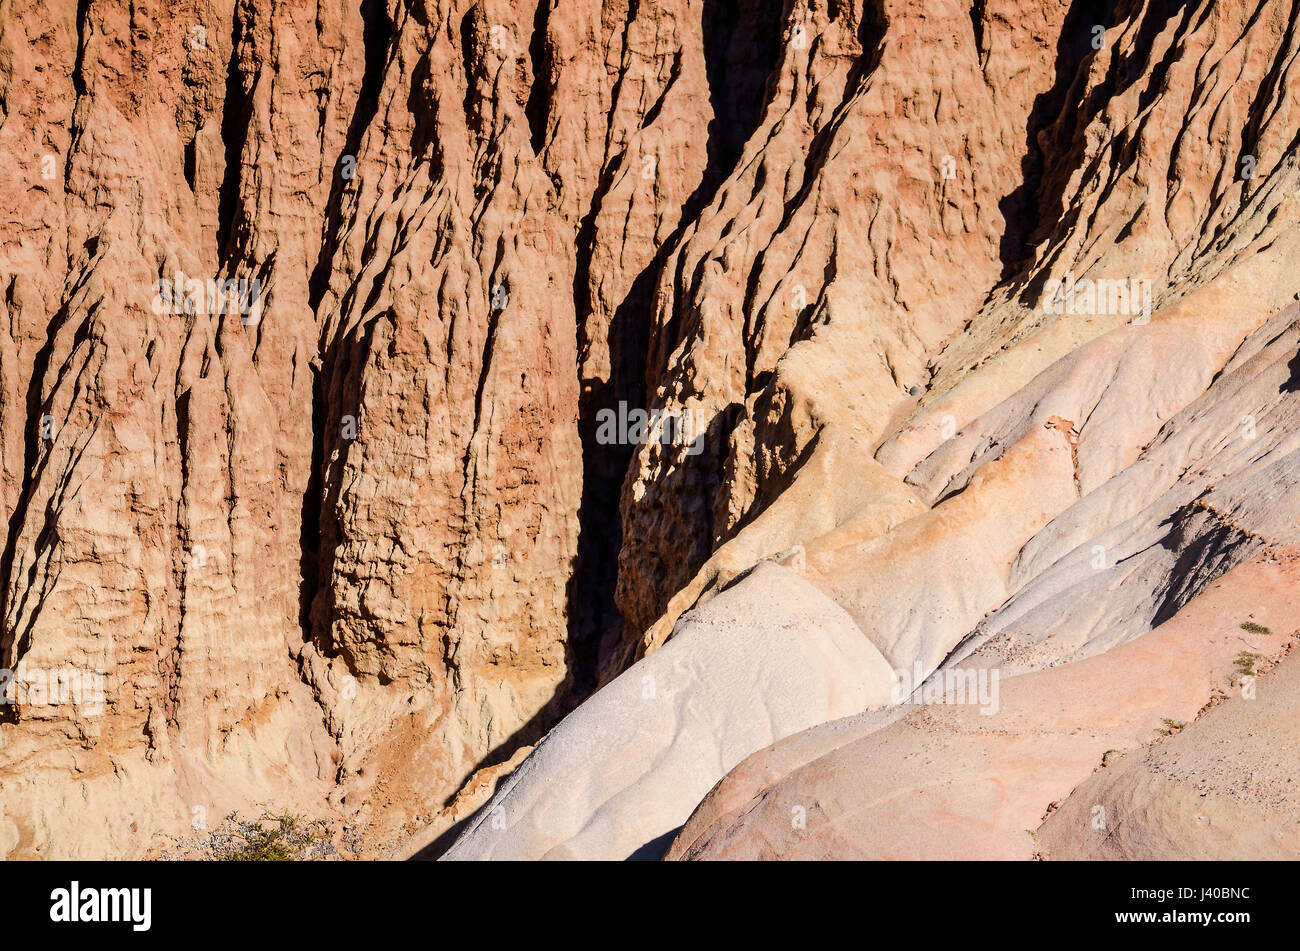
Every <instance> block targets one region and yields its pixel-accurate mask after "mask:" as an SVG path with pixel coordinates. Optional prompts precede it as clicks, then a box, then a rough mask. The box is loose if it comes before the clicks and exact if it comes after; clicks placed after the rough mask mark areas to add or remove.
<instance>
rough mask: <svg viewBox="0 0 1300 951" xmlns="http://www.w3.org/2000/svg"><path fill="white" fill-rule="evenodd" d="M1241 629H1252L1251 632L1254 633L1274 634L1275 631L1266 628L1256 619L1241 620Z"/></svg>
mask: <svg viewBox="0 0 1300 951" xmlns="http://www.w3.org/2000/svg"><path fill="white" fill-rule="evenodd" d="M1241 629H1242V630H1243V631H1250V633H1252V634H1272V633H1273V632H1272V631H1270V630H1269V629H1268V628H1266V627H1265V626H1264V625H1263V624H1256V623H1255V622H1254V621H1242V622H1241Z"/></svg>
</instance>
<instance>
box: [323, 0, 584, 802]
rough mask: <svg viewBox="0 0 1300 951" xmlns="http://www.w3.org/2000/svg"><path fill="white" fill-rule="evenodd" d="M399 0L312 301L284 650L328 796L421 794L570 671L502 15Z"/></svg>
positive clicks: (556, 355) (544, 391)
mask: <svg viewBox="0 0 1300 951" xmlns="http://www.w3.org/2000/svg"><path fill="white" fill-rule="evenodd" d="M418 12H419V11H412V12H411V13H410V14H405V13H404V14H403V15H402V16H401V17H400V18H399V20H398V21H397V22H396V23H394V25H393V33H392V45H391V50H390V54H389V56H388V58H387V63H386V66H385V72H384V81H383V85H382V88H381V89H380V91H379V98H378V108H377V111H376V114H375V118H374V120H372V124H371V127H370V129H369V131H368V132H367V133H366V134H365V135H364V136H363V137H362V139H361V141H360V143H359V147H358V152H357V156H356V178H355V179H354V180H353V181H352V183H351V184H350V185H349V186H348V187H347V188H346V189H345V190H344V192H343V194H342V195H341V197H340V212H339V217H340V221H341V224H340V229H339V233H338V242H337V247H336V248H334V249H333V252H332V253H333V261H332V265H331V271H330V281H329V284H328V287H327V289H326V290H325V292H324V296H323V298H322V301H321V305H320V315H321V319H322V337H321V340H322V350H321V355H320V361H321V377H322V386H321V390H322V400H321V402H322V405H323V407H324V416H323V418H322V420H321V421H320V422H321V438H322V439H323V449H322V451H323V469H322V485H323V490H324V498H323V503H322V510H321V545H322V549H321V560H320V576H319V585H320V587H319V590H318V592H317V594H316V596H315V602H314V605H313V608H312V649H311V650H310V651H309V652H308V655H307V656H306V658H305V665H306V669H307V670H308V671H309V673H310V677H311V681H312V683H313V684H314V685H315V686H316V687H317V689H318V690H319V691H320V694H321V699H322V702H323V703H324V706H325V709H326V711H327V715H328V717H329V719H330V722H331V726H332V728H333V729H334V730H336V731H337V733H338V735H339V736H340V740H341V742H342V744H343V757H344V759H343V764H342V770H343V773H344V777H345V786H344V788H345V789H346V790H347V794H348V795H349V796H350V795H353V794H354V792H358V794H359V795H364V794H365V791H366V790H367V788H368V787H369V786H370V785H371V784H373V783H375V782H376V781H378V782H380V783H382V784H384V786H385V791H384V795H386V796H391V797H393V798H395V799H399V800H401V801H403V802H408V803H415V802H419V803H423V804H428V803H431V802H437V796H438V795H439V794H441V795H442V796H445V795H446V794H447V793H448V792H449V791H453V792H454V790H455V788H456V786H458V785H459V783H460V782H461V781H462V780H463V779H464V778H465V776H467V775H468V773H469V772H470V771H471V770H472V768H473V767H474V766H475V765H476V764H477V763H478V762H479V761H480V760H481V759H482V758H483V757H485V756H486V755H487V754H488V753H490V752H491V751H493V750H495V749H498V748H500V747H501V745H502V744H503V743H505V742H506V741H508V740H510V739H511V737H512V736H514V735H515V734H516V733H517V732H518V731H519V730H521V729H522V728H524V727H526V726H527V725H528V723H529V721H530V720H531V719H532V718H533V717H535V716H538V715H540V714H542V713H543V710H544V708H545V707H546V705H547V704H548V702H549V701H550V700H551V699H552V698H554V697H556V696H557V694H558V693H560V692H561V688H562V686H563V685H564V683H565V681H566V678H567V677H568V675H569V669H570V668H569V663H568V660H567V659H566V641H567V628H566V613H567V604H566V600H565V589H566V584H567V582H568V578H569V573H570V572H571V571H572V562H573V557H574V551H575V544H576V535H577V521H576V515H577V507H578V498H579V493H580V488H581V459H580V450H579V444H578V439H577V427H576V421H577V412H576V408H577V379H576V376H575V374H574V370H573V368H574V366H575V363H576V351H575V341H576V332H575V326H574V316H573V314H574V312H573V300H572V286H573V269H574V261H573V247H572V242H571V241H570V240H568V239H567V238H566V237H565V235H564V232H563V230H561V229H558V228H555V227H553V226H552V225H553V216H554V215H555V214H556V213H557V205H556V195H555V192H554V190H553V188H552V185H551V182H550V180H549V179H548V178H547V176H546V174H545V171H544V169H543V168H542V167H541V166H540V164H539V163H538V161H537V159H536V158H535V157H534V155H533V153H532V148H531V145H530V130H529V125H528V121H527V116H526V113H525V106H526V103H527V101H528V92H529V88H530V86H531V82H532V77H531V75H530V73H529V67H528V61H527V59H526V58H525V57H524V56H523V54H522V51H521V48H520V47H519V46H518V41H517V40H515V39H513V38H510V37H507V38H506V39H504V40H502V39H501V35H502V34H501V31H502V29H503V27H502V24H504V23H512V22H513V21H514V19H515V17H516V16H517V15H518V12H519V11H516V10H513V9H512V8H510V7H509V6H508V5H505V4H502V5H500V6H499V7H496V8H494V7H491V6H485V5H477V6H473V7H470V8H467V9H466V10H465V11H462V12H463V15H462V16H460V17H459V18H458V17H456V16H453V15H452V14H453V13H454V12H455V11H451V10H448V11H442V15H440V16H439V17H438V18H436V19H435V18H432V17H430V18H428V19H425V18H424V17H423V16H420V15H417V14H418ZM429 13H430V14H431V13H432V11H429ZM527 19H528V20H531V18H530V17H529V18H527ZM494 36H495V39H494ZM408 143H409V145H408ZM376 710H381V711H384V713H383V714H381V715H379V716H376V713H375V711H376ZM410 784H415V785H414V787H413V788H408V787H409V786H410ZM437 804H438V805H441V802H438V803H437Z"/></svg>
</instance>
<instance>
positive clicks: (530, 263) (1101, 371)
mask: <svg viewBox="0 0 1300 951" xmlns="http://www.w3.org/2000/svg"><path fill="white" fill-rule="evenodd" d="M1298 54H1300V30H1298V29H1297V11H1296V9H1295V8H1294V5H1293V4H1289V3H1285V2H1283V0H1263V2H1261V3H1258V4H1248V5H1245V4H1238V3H1233V2H1229V0H1198V2H1194V3H1175V2H1172V0H1114V2H1108V3H1104V4H1082V3H1070V2H1062V0H1035V2H1033V3H1029V4H1025V3H1012V2H1010V0H983V2H979V3H975V4H973V5H970V4H961V3H957V2H955V0H929V2H926V3H921V2H920V0H786V2H785V3H783V4H776V3H768V2H761V0H666V2H663V3H656V4H645V3H637V2H632V0H600V2H597V0H573V2H570V0H565V2H563V3H560V2H557V0H415V2H406V0H365V2H364V3H362V4H360V5H359V6H358V5H356V4H342V3H332V2H329V0H326V2H324V3H322V4H316V5H312V6H305V5H303V4H300V3H296V2H294V0H284V2H275V3H272V4H269V5H268V4H258V3H255V2H252V0H216V2H205V3H201V4H197V5H196V4H181V5H179V6H177V5H168V4H164V3H161V2H158V0H143V2H139V3H134V4H132V5H130V6H129V7H122V6H121V5H115V4H112V3H109V2H107V0H81V2H75V3H74V2H72V0H53V2H50V3H39V4H38V3H33V2H31V0H14V2H12V3H10V4H8V5H7V6H6V7H5V8H4V12H3V21H2V22H0V147H2V148H3V150H4V154H5V155H7V156H9V157H10V169H11V174H10V175H9V176H8V177H7V178H6V180H5V182H4V183H3V184H0V210H2V211H3V215H4V218H5V221H6V223H7V224H6V231H5V239H4V242H3V246H2V247H0V286H2V287H3V293H0V460H2V462H3V466H2V472H0V508H2V509H3V513H2V514H3V521H2V522H0V530H3V533H4V540H3V548H2V549H0V699H2V700H3V701H4V702H3V703H2V704H0V857H9V858H26V857H51V858H66V857H89V858H106V857H137V856H155V855H166V854H191V853H192V852H193V849H194V848H195V847H196V846H195V843H196V842H200V841H201V840H202V839H203V837H204V836H205V835H207V834H208V833H209V832H210V831H211V830H212V829H214V828H215V827H216V825H217V823H218V822H219V821H220V820H221V819H222V818H223V817H225V816H228V815H230V814H232V813H233V814H240V815H254V816H255V815H257V814H259V813H261V812H263V811H265V810H268V809H272V810H277V811H282V810H289V811H292V812H295V813H302V814H304V815H307V816H310V817H312V818H313V819H320V820H325V821H327V823H328V825H329V827H330V828H334V829H336V830H337V829H346V838H347V841H348V842H350V843H357V844H358V845H357V847H356V848H352V847H351V846H350V847H349V852H350V853H354V854H357V855H359V856H361V857H375V856H388V855H393V854H397V855H413V854H416V853H418V854H420V855H422V856H424V857H428V856H430V855H432V854H434V853H436V852H440V851H441V850H442V849H443V848H444V847H445V846H448V845H449V844H450V842H451V840H452V839H456V842H455V844H454V845H452V846H450V851H449V852H448V855H449V857H455V858H488V857H510V858H540V857H599V858H619V859H622V858H628V857H655V856H658V855H660V854H664V853H667V854H669V855H670V856H671V857H692V858H709V857H732V856H760V857H809V856H817V857H840V856H849V855H852V856H864V857H885V856H889V857H901V856H908V857H928V856H938V855H943V856H952V857H961V856H973V855H979V856H999V857H1023V858H1029V857H1033V856H1034V855H1038V856H1039V857H1047V858H1053V857H1072V858H1073V857H1166V856H1171V857H1227V856H1234V857H1235V856H1246V855H1260V856H1264V855H1270V856H1271V855H1275V854H1280V853H1281V852H1285V850H1287V849H1292V850H1294V841H1295V839H1294V836H1295V828H1294V818H1295V809H1296V808H1297V799H1296V796H1295V791H1294V790H1291V789H1287V788H1286V785H1285V783H1284V782H1283V779H1282V777H1283V773H1284V772H1285V763H1286V762H1287V760H1286V756H1284V755H1282V754H1281V753H1279V754H1277V755H1273V754H1272V753H1270V752H1269V751H1268V750H1263V749H1261V748H1260V747H1259V746H1258V745H1251V743H1249V742H1247V741H1246V740H1245V739H1243V738H1242V737H1243V736H1246V737H1249V736H1250V735H1251V734H1252V733H1257V732H1261V731H1266V730H1270V729H1271V730H1274V731H1276V732H1277V736H1276V739H1275V741H1274V743H1275V745H1274V746H1272V747H1270V749H1271V750H1282V751H1289V750H1293V747H1294V739H1295V736H1294V729H1293V727H1294V716H1293V715H1292V714H1291V712H1290V711H1292V705H1293V701H1294V696H1293V695H1294V693H1295V691H1294V690H1293V689H1292V687H1293V684H1292V681H1293V680H1294V677H1293V676H1292V675H1293V674H1294V671H1292V670H1291V667H1292V666H1294V664H1295V661H1294V660H1293V659H1291V658H1287V657H1286V656H1285V654H1286V651H1287V649H1288V645H1289V644H1290V643H1291V642H1292V641H1293V640H1294V632H1295V631H1296V630H1297V629H1300V621H1298V620H1296V619H1295V618H1294V617H1293V616H1292V613H1293V612H1291V611H1290V607H1289V605H1288V603H1287V601H1286V598H1285V597H1284V593H1285V591H1286V590H1287V587H1288V585H1290V584H1292V582H1293V580H1294V579H1293V577H1292V576H1293V574H1294V571H1295V559H1296V557H1297V551H1298V549H1300V539H1298V538H1297V537H1296V528H1295V526H1296V525H1297V524H1300V519H1298V518H1297V516H1300V491H1297V489H1298V488H1300V487H1297V485H1296V483H1297V481H1300V452H1298V451H1300V442H1297V440H1298V439H1300V436H1297V435H1296V432H1297V429H1298V428H1300V427H1297V424H1296V421H1297V419H1300V415H1298V414H1300V403H1297V393H1298V392H1300V382H1297V379H1298V378H1300V370H1297V367H1298V366H1300V307H1296V306H1293V302H1294V301H1296V300H1298V299H1300V272H1298V271H1297V270H1296V268H1295V263H1296V261H1297V253H1298V252H1300V229H1297V227H1296V221H1297V214H1298V212H1300V157H1298V152H1300V96H1298V95H1297V92H1300V65H1298V64H1300V55H1298ZM1242 624H1252V625H1255V627H1257V628H1259V630H1255V629H1254V628H1250V629H1247V628H1243V627H1242V626H1241V625H1242ZM1238 642H1240V643H1238ZM1242 652H1245V654H1246V655H1247V656H1248V659H1247V661H1246V662H1245V666H1242V665H1236V666H1234V664H1235V662H1236V660H1239V659H1240V658H1241V654H1242ZM1251 658H1253V659H1251ZM1247 668H1249V670H1250V673H1249V674H1248V675H1247V676H1248V679H1249V685H1250V693H1251V696H1250V697H1247V696H1246V693H1247V691H1246V690H1245V688H1244V687H1243V684H1242V671H1244V670H1246V669H1247ZM1256 668H1258V670H1256ZM967 675H970V676H971V677H973V678H975V680H974V681H973V682H977V683H979V684H981V685H983V686H984V687H989V685H990V684H991V685H992V687H990V688H989V689H990V690H991V691H992V692H988V691H986V692H984V693H982V694H980V695H979V696H980V697H981V698H982V699H981V700H980V702H979V703H977V704H972V703H970V702H967V703H957V702H954V698H953V696H952V691H951V690H950V688H951V687H952V686H953V684H954V683H958V682H961V678H962V677H965V676H967ZM954 677H955V678H957V679H956V680H954ZM980 678H983V679H980ZM989 678H993V679H992V680H990V679H989ZM647 684H648V685H649V686H647ZM1116 684H1128V685H1129V687H1130V688H1131V689H1120V688H1117V687H1116V686H1115V685H1116ZM647 691H648V693H647ZM995 694H996V696H995ZM927 697H929V699H932V700H934V699H939V698H945V697H946V698H947V699H948V701H949V702H947V703H943V704H925V705H923V706H920V707H918V706H916V705H915V704H914V703H911V702H900V701H904V700H913V701H914V700H916V699H918V698H919V699H925V698H927ZM967 700H968V701H969V698H967ZM990 705H995V706H997V707H998V711H997V712H989V707H990ZM1207 705H1208V706H1207ZM1288 718H1289V719H1288ZM1166 723H1168V724H1173V723H1176V724H1179V725H1178V726H1177V727H1174V726H1168V725H1165V726H1162V724H1166ZM1269 724H1273V726H1268V725H1269ZM1279 724H1280V725H1279ZM1288 725H1289V726H1290V727H1291V729H1290V732H1288V731H1287V727H1288ZM1161 731H1164V733H1162V732H1161ZM1165 733H1167V734H1168V735H1165ZM1227 749H1232V750H1235V753H1234V755H1233V756H1231V757H1228V756H1226V755H1224V753H1223V751H1224V750H1227ZM1279 756H1280V757H1281V758H1279ZM1103 758H1105V760H1106V762H1105V765H1104V766H1099V765H1098V764H1099V763H1100V762H1101V760H1102V759H1103ZM1189 764H1190V765H1189ZM1247 773H1253V775H1254V776H1256V777H1263V779H1260V781H1259V782H1260V783H1262V784H1263V785H1262V786H1261V785H1259V783H1256V784H1254V785H1252V784H1251V783H1247V782H1246V781H1245V780H1244V779H1243V778H1242V777H1243V776H1245V775H1247ZM1010 786H1014V787H1015V792H1014V794H1006V795H1004V791H1005V790H1006V789H1007V788H1009V787H1010ZM1247 787H1249V788H1247ZM710 790H712V791H710ZM1197 800H1199V802H1198V801H1197ZM1097 805H1102V806H1104V808H1105V810H1106V812H1107V815H1108V817H1109V818H1108V819H1107V822H1108V823H1109V824H1107V825H1105V826H1104V828H1101V829H1097V828H1095V827H1093V826H1092V825H1089V824H1088V823H1090V822H1091V821H1092V819H1093V813H1092V810H1093V807H1094V806H1097ZM1238 806H1240V808H1238ZM792 809H793V810H796V811H795V812H794V813H792ZM476 810H477V811H476ZM800 810H801V811H800ZM972 815H976V816H978V817H979V821H977V822H974V823H971V822H970V821H967V822H966V824H965V825H964V826H963V825H962V817H965V818H966V820H969V819H970V817H971V816H972ZM1085 820H1086V821H1085ZM679 829H680V832H678V830H679ZM1026 830H1029V831H1028V832H1027V831H1026ZM1095 832H1102V833H1104V834H1102V835H1097V834H1094V833H1095ZM340 835H342V833H340ZM457 836H459V838H457ZM674 836H675V837H676V838H675V842H674V841H673V839H674ZM340 841H342V839H340Z"/></svg>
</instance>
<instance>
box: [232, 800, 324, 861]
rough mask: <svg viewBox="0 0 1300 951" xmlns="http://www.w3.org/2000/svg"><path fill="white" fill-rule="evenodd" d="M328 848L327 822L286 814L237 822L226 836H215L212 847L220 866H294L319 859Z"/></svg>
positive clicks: (266, 815) (265, 814)
mask: <svg viewBox="0 0 1300 951" xmlns="http://www.w3.org/2000/svg"><path fill="white" fill-rule="evenodd" d="M328 844H329V830H328V829H327V828H326V825H325V823H324V822H322V821H320V820H316V821H314V822H308V821H305V820H304V819H303V818H302V817H301V816H296V815H293V814H292V813H289V812H285V813H282V814H280V815H272V814H269V813H263V814H262V816H261V818H259V819H254V820H251V821H236V822H234V823H233V825H232V827H231V828H230V829H229V830H228V831H226V832H225V833H223V834H221V835H216V836H213V841H212V844H211V845H212V857H213V858H214V859H216V860H217V861H219V862H295V861H300V860H303V859H311V858H317V857H319V853H320V852H321V851H322V847H323V846H324V847H328Z"/></svg>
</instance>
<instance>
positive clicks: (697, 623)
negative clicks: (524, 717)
mask: <svg viewBox="0 0 1300 951" xmlns="http://www.w3.org/2000/svg"><path fill="white" fill-rule="evenodd" d="M891 689H892V670H891V668H890V666H889V664H888V663H886V662H885V660H884V658H883V657H882V656H881V654H880V652H879V651H878V650H876V648H875V647H873V646H872V644H871V642H870V641H868V640H867V639H866V638H865V637H863V635H862V632H861V631H860V630H859V629H858V627H857V626H856V625H855V624H854V623H853V621H852V620H851V619H850V618H849V616H848V615H847V614H846V613H845V612H844V610H843V609H842V608H840V607H839V606H838V605H836V604H835V603H834V602H833V601H831V600H830V599H829V598H827V597H826V595H824V594H822V593H821V592H820V591H819V590H817V589H816V588H814V587H813V586H812V585H810V584H808V583H807V582H806V581H803V580H802V579H801V578H799V577H798V575H796V574H794V573H793V572H792V571H789V570H787V569H785V568H782V567H780V566H778V565H775V564H771V563H763V564H760V565H758V566H757V567H756V568H755V569H754V570H753V571H752V572H751V573H749V574H748V575H746V576H745V577H744V578H743V579H741V580H740V581H739V582H737V583H736V584H735V585H733V586H732V587H731V588H729V589H728V590H726V591H725V592H723V593H722V594H719V595H718V596H717V597H716V598H714V599H712V600H711V601H709V602H708V603H707V604H705V605H703V606H702V607H700V608H698V609H697V610H695V611H692V612H690V613H688V614H686V615H685V616H683V618H682V619H681V621H680V622H679V623H678V626H677V629H676V631H675V632H674V635H673V637H672V638H671V639H670V640H669V641H668V643H667V644H666V645H665V646H664V647H663V648H661V649H660V650H658V651H656V652H655V653H654V654H651V655H650V656H649V657H647V658H645V659H643V660H641V661H639V662H638V663H636V664H634V665H633V666H632V667H631V668H629V669H628V670H627V671H625V672H624V673H623V674H621V675H620V676H619V677H617V678H616V679H615V680H613V681H612V682H611V683H610V684H608V685H607V686H606V687H604V688H603V689H602V690H600V691H599V692H597V693H596V694H595V695H594V696H593V697H592V698H591V699H590V700H588V701H587V702H586V703H584V704H583V705H582V706H581V707H579V708H578V709H577V710H575V711H574V712H573V713H572V714H570V715H569V716H568V717H567V718H566V719H565V720H564V721H563V722H561V723H560V725H559V726H557V727H556V728H555V729H554V730H552V731H551V733H550V734H549V735H548V736H547V737H546V739H545V740H543V741H542V743H541V744H540V745H539V746H538V747H537V749H535V750H534V751H533V752H532V754H531V755H529V757H528V758H527V759H526V760H524V762H523V763H522V764H521V765H520V766H519V768H518V769H517V770H516V771H515V772H514V773H513V774H512V775H511V776H510V777H509V778H508V779H507V780H506V781H505V782H503V783H502V784H501V786H500V787H499V788H498V789H497V792H496V794H495V795H494V796H493V797H492V799H491V800H489V802H488V803H487V805H486V806H484V807H483V808H482V809H481V810H480V811H479V812H478V814H477V815H476V816H475V817H474V819H473V820H472V821H471V822H470V824H469V825H468V827H467V828H466V829H465V831H464V832H463V833H462V834H461V836H460V838H459V839H457V841H456V843H455V844H454V845H453V846H452V848H451V849H450V850H449V851H448V852H447V853H446V855H445V856H444V858H446V859H535V858H550V859H625V858H657V857H659V855H661V854H662V852H663V851H664V850H665V849H666V848H667V846H668V843H669V842H670V841H671V839H672V837H673V835H674V834H675V833H676V831H677V829H678V828H679V827H680V826H681V824H682V823H683V822H685V820H686V818H687V817H688V816H689V815H690V813H691V810H693V809H694V808H695V805H696V804H697V803H698V802H699V801H700V800H701V799H702V798H703V797H704V795H705V794H706V793H707V792H708V791H709V789H710V788H711V787H712V786H713V785H714V784H715V783H716V782H717V781H718V780H719V779H721V778H722V777H723V776H724V775H726V773H727V772H728V771H729V770H730V769H731V768H732V767H734V766H735V765H736V764H738V763H739V762H740V761H741V760H743V759H744V758H745V757H746V756H748V755H749V754H751V753H753V752H755V751H756V750H760V749H762V748H764V747H766V746H768V745H770V744H771V743H774V742H776V741H777V740H780V739H782V738H783V737H786V736H790V735H792V734H794V733H797V732H799V731H801V730H804V729H807V728H808V727H811V726H814V725H816V724H818V723H823V722H825V721H827V720H831V719H835V718H838V717H843V716H848V715H850V714H854V713H859V712H861V711H864V710H866V709H868V708H869V707H874V706H880V705H883V704H886V703H888V702H889V698H890V692H891Z"/></svg>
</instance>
